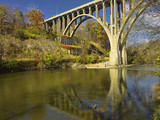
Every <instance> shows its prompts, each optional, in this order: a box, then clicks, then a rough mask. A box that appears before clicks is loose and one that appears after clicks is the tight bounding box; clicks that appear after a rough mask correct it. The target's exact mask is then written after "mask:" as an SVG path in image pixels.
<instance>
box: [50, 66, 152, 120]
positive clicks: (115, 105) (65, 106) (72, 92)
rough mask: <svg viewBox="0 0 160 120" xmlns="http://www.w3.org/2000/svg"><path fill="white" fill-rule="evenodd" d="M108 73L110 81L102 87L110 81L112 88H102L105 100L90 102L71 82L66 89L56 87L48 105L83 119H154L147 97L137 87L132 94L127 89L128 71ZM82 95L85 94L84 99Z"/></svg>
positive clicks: (110, 70) (108, 81)
mask: <svg viewBox="0 0 160 120" xmlns="http://www.w3.org/2000/svg"><path fill="white" fill-rule="evenodd" d="M108 74H109V77H107V76H106V79H107V81H103V82H106V83H107V84H104V83H102V86H103V87H104V88H105V87H106V86H107V85H108V84H109V86H110V87H109V89H108V88H107V89H103V90H100V91H101V93H99V94H101V95H100V96H101V97H103V100H102V99H101V100H102V101H103V102H102V101H99V102H97V103H96V102H91V103H90V102H89V100H87V99H88V98H86V96H85V97H84V95H83V94H82V93H80V91H81V89H78V90H77V88H76V87H75V86H74V85H72V84H68V85H64V86H63V89H64V91H61V92H59V91H56V90H55V89H54V90H53V93H52V94H51V95H49V102H48V104H49V106H50V107H51V108H53V109H58V111H62V112H65V113H66V114H69V115H70V116H74V117H75V118H77V119H83V120H108V119H112V120H123V119H124V120H125V119H130V118H131V119H133V118H134V117H136V118H142V119H146V120H147V119H148V120H149V119H151V118H152V116H151V111H149V109H148V108H150V107H151V106H150V105H148V106H147V105H146V104H145V103H144V100H142V99H141V98H140V96H138V95H137V94H136V93H135V92H136V88H135V89H134V90H135V92H133V91H132V93H129V91H128V90H127V84H126V74H127V70H120V69H109V73H108ZM103 79H105V78H103ZM95 84H96V83H95ZM82 91H83V90H82ZM93 91H94V90H93ZM94 92H96V90H95V91H94ZM94 92H90V93H91V94H92V93H94ZM78 93H80V95H78ZM97 94H98V92H97ZM135 95H136V97H135ZM81 96H83V97H82V98H81ZM91 101H92V100H91ZM137 112H141V114H137Z"/></svg>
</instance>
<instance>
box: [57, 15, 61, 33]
mask: <svg viewBox="0 0 160 120" xmlns="http://www.w3.org/2000/svg"><path fill="white" fill-rule="evenodd" d="M57 33H61V19H60V18H58V19H57Z"/></svg>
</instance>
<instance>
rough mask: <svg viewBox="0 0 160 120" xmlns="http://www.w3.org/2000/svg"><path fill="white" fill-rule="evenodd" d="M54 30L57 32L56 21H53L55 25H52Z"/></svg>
mask: <svg viewBox="0 0 160 120" xmlns="http://www.w3.org/2000/svg"><path fill="white" fill-rule="evenodd" d="M52 29H53V31H56V23H55V21H54V20H53V23H52Z"/></svg>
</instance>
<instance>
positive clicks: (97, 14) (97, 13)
mask: <svg viewBox="0 0 160 120" xmlns="http://www.w3.org/2000/svg"><path fill="white" fill-rule="evenodd" d="M95 7H96V18H98V17H99V10H98V5H96V6H95Z"/></svg>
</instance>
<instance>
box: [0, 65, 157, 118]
mask: <svg viewBox="0 0 160 120" xmlns="http://www.w3.org/2000/svg"><path fill="white" fill-rule="evenodd" d="M127 69H130V70H126V69H95V70H87V69H78V70H73V69H71V70H70V69H68V70H66V69H65V70H48V71H31V72H20V73H11V74H1V75H0V120H18V119H19V120H64V119H65V120H75V119H81V120H135V119H138V120H151V119H152V116H153V112H154V109H153V104H154V102H155V101H154V91H152V87H153V85H154V84H155V83H156V82H158V80H159V78H158V77H156V76H155V75H154V74H153V71H147V70H146V71H145V70H138V69H139V68H136V69H135V68H134V69H133V70H131V69H132V68H127ZM143 69H144V68H143Z"/></svg>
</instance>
